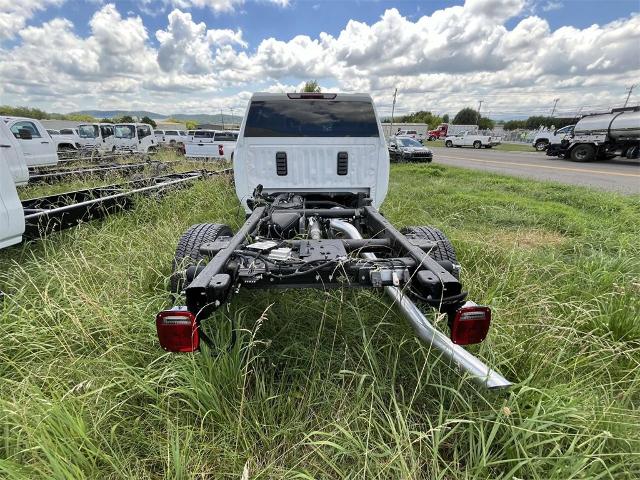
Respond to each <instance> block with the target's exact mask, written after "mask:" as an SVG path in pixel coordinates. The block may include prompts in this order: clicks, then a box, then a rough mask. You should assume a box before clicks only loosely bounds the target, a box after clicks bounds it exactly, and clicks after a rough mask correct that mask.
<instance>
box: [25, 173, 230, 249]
mask: <svg viewBox="0 0 640 480" xmlns="http://www.w3.org/2000/svg"><path fill="white" fill-rule="evenodd" d="M230 172H231V170H230V169H226V170H221V171H216V172H209V171H204V170H193V171H189V172H184V173H172V174H167V175H159V176H155V177H149V178H145V179H141V180H134V181H128V182H122V183H116V184H112V185H105V186H101V187H95V188H88V189H84V190H76V191H72V192H66V193H61V194H58V195H48V196H45V197H39V198H33V199H30V200H24V201H22V207H23V210H24V220H25V234H24V235H25V236H26V237H28V238H38V237H40V236H42V235H45V234H47V233H51V232H54V231H58V230H63V229H66V228H70V227H73V226H76V225H78V224H80V223H83V222H86V221H90V220H95V219H99V218H103V217H105V216H107V215H110V214H112V213H117V212H121V211H123V210H128V209H131V208H133V206H134V203H135V198H136V197H137V196H139V195H161V194H163V193H164V192H166V191H168V190H172V189H176V188H181V187H185V186H187V185H189V184H190V183H192V182H194V181H195V180H198V179H200V178H205V177H209V176H213V175H223V174H228V173H230Z"/></svg>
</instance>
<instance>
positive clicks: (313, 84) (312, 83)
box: [302, 80, 322, 93]
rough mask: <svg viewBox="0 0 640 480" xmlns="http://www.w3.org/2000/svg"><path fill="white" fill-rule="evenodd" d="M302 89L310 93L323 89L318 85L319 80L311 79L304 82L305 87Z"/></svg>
mask: <svg viewBox="0 0 640 480" xmlns="http://www.w3.org/2000/svg"><path fill="white" fill-rule="evenodd" d="M302 91H303V92H309V93H320V92H321V91H322V90H321V89H320V85H318V81H317V80H309V81H308V82H307V83H305V84H304V87H302Z"/></svg>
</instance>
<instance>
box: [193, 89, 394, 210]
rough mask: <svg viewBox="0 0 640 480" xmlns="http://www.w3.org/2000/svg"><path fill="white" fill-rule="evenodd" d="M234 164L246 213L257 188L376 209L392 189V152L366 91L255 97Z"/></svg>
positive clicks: (251, 103)
mask: <svg viewBox="0 0 640 480" xmlns="http://www.w3.org/2000/svg"><path fill="white" fill-rule="evenodd" d="M196 133H197V132H196ZM233 166H234V176H235V187H236V194H237V196H238V198H239V199H240V202H241V203H242V204H243V206H244V207H245V209H246V210H247V212H249V211H250V207H249V205H247V199H249V198H250V197H251V196H252V192H253V191H254V189H255V188H256V186H258V185H261V186H262V188H263V192H264V193H265V194H276V193H278V192H292V193H298V194H311V195H317V196H322V197H324V198H326V199H327V201H331V199H332V198H341V199H342V200H343V201H344V199H345V198H347V197H350V196H358V195H361V196H366V197H369V198H371V199H372V201H373V205H374V206H375V207H379V206H380V205H381V204H382V202H383V200H384V198H385V196H386V194H387V189H388V185H389V152H388V150H387V145H386V142H385V138H384V134H383V131H382V127H381V125H380V122H379V120H378V115H377V114H376V110H375V106H374V104H373V101H372V99H371V96H370V95H365V94H344V93H339V94H335V93H320V94H318V93H314V94H305V93H289V94H284V93H282V94H280V93H255V94H253V96H252V97H251V100H250V101H249V106H248V108H247V112H246V114H245V117H244V120H243V122H242V125H241V127H240V134H239V136H238V142H237V144H236V147H235V153H234V161H233Z"/></svg>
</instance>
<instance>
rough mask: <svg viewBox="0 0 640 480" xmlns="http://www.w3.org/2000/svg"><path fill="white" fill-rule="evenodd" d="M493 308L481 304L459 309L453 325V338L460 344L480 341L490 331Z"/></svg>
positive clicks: (454, 341)
mask: <svg viewBox="0 0 640 480" xmlns="http://www.w3.org/2000/svg"><path fill="white" fill-rule="evenodd" d="M490 325H491V309H490V308H489V307H482V306H480V305H471V306H463V307H461V308H459V309H458V311H457V312H456V316H455V318H454V319H453V324H452V325H451V340H452V341H453V343H456V344H458V345H471V344H473V343H480V342H482V341H483V340H484V339H485V338H486V337H487V333H489V326H490Z"/></svg>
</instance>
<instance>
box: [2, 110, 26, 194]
mask: <svg viewBox="0 0 640 480" xmlns="http://www.w3.org/2000/svg"><path fill="white" fill-rule="evenodd" d="M0 154H2V163H5V164H6V165H7V169H8V170H7V171H8V172H9V173H10V174H11V177H12V178H13V181H14V183H15V184H16V185H24V184H26V183H27V182H28V181H29V168H28V167H27V164H26V163H25V159H24V152H23V151H22V146H21V145H20V142H19V141H18V139H16V138H15V137H14V136H13V133H12V132H11V130H9V127H8V126H7V124H6V123H4V122H2V121H0Z"/></svg>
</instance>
